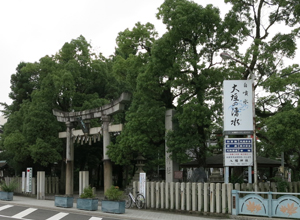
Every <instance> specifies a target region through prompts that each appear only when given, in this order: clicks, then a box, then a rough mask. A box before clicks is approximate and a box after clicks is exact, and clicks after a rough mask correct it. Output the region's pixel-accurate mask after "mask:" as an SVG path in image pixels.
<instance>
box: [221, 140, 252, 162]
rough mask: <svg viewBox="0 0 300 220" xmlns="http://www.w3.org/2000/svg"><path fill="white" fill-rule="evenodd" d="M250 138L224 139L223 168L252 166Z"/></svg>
mask: <svg viewBox="0 0 300 220" xmlns="http://www.w3.org/2000/svg"><path fill="white" fill-rule="evenodd" d="M252 143H253V142H252V138H225V139H224V166H228V167H230V166H253V151H252Z"/></svg>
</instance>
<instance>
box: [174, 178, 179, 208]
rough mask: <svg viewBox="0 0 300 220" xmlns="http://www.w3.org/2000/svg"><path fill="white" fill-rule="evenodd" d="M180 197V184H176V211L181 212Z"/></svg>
mask: <svg viewBox="0 0 300 220" xmlns="http://www.w3.org/2000/svg"><path fill="white" fill-rule="evenodd" d="M179 205H180V196H179V182H176V183H175V209H176V210H179V207H180V206H179Z"/></svg>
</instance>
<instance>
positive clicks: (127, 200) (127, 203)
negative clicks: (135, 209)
mask: <svg viewBox="0 0 300 220" xmlns="http://www.w3.org/2000/svg"><path fill="white" fill-rule="evenodd" d="M131 204H132V200H131V197H130V195H126V198H125V208H126V209H129V208H130V207H131Z"/></svg>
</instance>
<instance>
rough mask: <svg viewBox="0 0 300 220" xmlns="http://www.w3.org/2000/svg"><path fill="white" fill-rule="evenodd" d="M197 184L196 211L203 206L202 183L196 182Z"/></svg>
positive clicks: (200, 209)
mask: <svg viewBox="0 0 300 220" xmlns="http://www.w3.org/2000/svg"><path fill="white" fill-rule="evenodd" d="M197 186H198V212H201V211H202V207H203V183H197Z"/></svg>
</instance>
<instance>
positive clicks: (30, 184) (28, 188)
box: [26, 167, 32, 193]
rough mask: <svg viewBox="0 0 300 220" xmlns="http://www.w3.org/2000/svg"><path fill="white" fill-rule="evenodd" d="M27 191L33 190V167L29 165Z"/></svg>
mask: <svg viewBox="0 0 300 220" xmlns="http://www.w3.org/2000/svg"><path fill="white" fill-rule="evenodd" d="M26 192H29V193H31V192H32V167H28V168H27V172H26Z"/></svg>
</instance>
